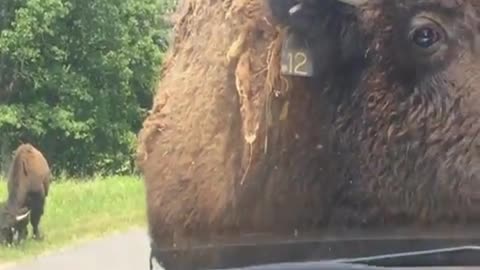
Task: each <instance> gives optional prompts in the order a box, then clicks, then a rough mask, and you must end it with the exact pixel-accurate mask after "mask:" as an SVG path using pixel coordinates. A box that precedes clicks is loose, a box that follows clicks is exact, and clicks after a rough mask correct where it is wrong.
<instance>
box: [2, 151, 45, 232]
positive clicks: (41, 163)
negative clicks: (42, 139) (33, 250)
mask: <svg viewBox="0 0 480 270" xmlns="http://www.w3.org/2000/svg"><path fill="white" fill-rule="evenodd" d="M50 177H51V172H50V167H49V165H48V162H47V160H46V159H45V157H44V156H43V154H42V153H41V152H40V151H39V150H37V149H36V148H35V147H34V146H32V145H31V144H28V143H27V144H21V145H20V146H19V147H18V148H17V149H16V151H15V155H14V157H13V161H12V164H11V166H10V170H9V175H8V199H7V203H6V208H5V209H6V210H5V211H6V212H7V213H9V214H10V215H12V213H15V215H14V216H17V218H16V221H17V222H18V221H19V220H21V218H19V217H18V216H19V215H22V214H23V215H25V209H26V210H27V211H28V212H27V214H29V217H30V223H31V225H32V229H33V237H34V238H35V239H38V240H40V239H42V234H41V232H40V229H39V223H40V219H41V217H42V215H43V213H44V207H45V202H46V198H47V196H48V192H49V183H50ZM10 224H11V223H10ZM26 225H27V223H24V224H23V226H22V224H16V225H15V226H14V227H18V229H19V230H18V233H19V234H20V236H21V237H24V236H26V234H27V233H28V231H27V226H26Z"/></svg>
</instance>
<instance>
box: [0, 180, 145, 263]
mask: <svg viewBox="0 0 480 270" xmlns="http://www.w3.org/2000/svg"><path fill="white" fill-rule="evenodd" d="M6 193H7V192H6V182H4V181H1V182H0V200H2V201H3V200H5V199H6V197H7V194H6ZM145 224H146V219H145V199H144V187H143V182H142V180H141V179H140V178H136V177H123V176H122V177H120V176H113V177H106V178H95V179H92V180H88V181H87V180H84V181H74V180H69V181H58V182H53V183H52V184H51V188H50V194H49V196H48V198H47V205H46V208H45V214H44V216H43V218H42V220H41V223H40V226H41V227H40V228H41V230H42V232H43V233H44V237H45V239H44V240H43V241H40V242H37V241H35V240H33V239H32V238H31V231H32V230H31V226H30V225H29V227H28V229H29V237H28V239H27V241H25V242H24V243H23V244H21V245H19V246H15V247H1V246H0V263H6V262H11V261H17V260H21V259H26V258H30V257H32V256H36V255H39V254H41V253H44V252H50V251H54V250H56V249H60V248H62V247H64V246H67V245H69V244H73V243H75V242H78V241H82V240H88V239H91V238H96V237H100V236H103V235H105V234H108V233H112V232H115V231H119V230H125V229H128V228H129V227H132V226H145Z"/></svg>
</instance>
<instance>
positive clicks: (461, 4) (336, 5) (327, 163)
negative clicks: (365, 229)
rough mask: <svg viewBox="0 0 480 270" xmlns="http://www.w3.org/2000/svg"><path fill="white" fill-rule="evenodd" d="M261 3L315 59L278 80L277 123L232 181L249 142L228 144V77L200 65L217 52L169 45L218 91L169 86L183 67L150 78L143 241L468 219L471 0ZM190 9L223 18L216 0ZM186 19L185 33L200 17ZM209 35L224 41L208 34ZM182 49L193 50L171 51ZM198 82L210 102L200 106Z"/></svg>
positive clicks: (474, 65)
mask: <svg viewBox="0 0 480 270" xmlns="http://www.w3.org/2000/svg"><path fill="white" fill-rule="evenodd" d="M260 1H262V0H260ZM250 2H252V1H250ZM265 3H266V4H267V5H266V6H267V7H268V10H270V11H271V12H270V13H271V14H270V15H271V17H272V18H273V19H274V20H272V21H271V22H273V23H274V24H275V25H276V26H279V27H278V29H279V31H281V32H282V33H286V35H284V36H291V37H294V38H295V39H296V40H297V41H298V40H299V41H303V42H304V43H305V44H307V45H308V46H306V47H305V48H301V49H302V50H303V51H302V52H307V54H305V55H310V57H305V56H304V57H303V62H308V63H311V64H312V66H313V69H312V71H311V72H306V73H305V74H301V76H303V77H291V78H289V79H290V82H289V85H290V89H292V91H291V92H290V93H289V99H290V100H289V102H290V103H289V107H288V108H289V110H288V114H286V115H287V116H286V117H285V120H284V121H283V122H281V121H278V124H275V125H271V127H270V129H276V130H278V132H277V135H276V136H273V135H272V136H270V137H269V141H268V143H266V145H268V148H265V149H262V148H260V149H261V150H260V151H258V152H261V154H258V153H257V152H254V154H256V156H255V155H254V160H253V162H252V163H251V164H252V166H251V167H250V171H248V172H247V174H248V176H247V179H246V180H245V181H243V179H244V178H243V177H244V175H246V174H245V171H244V170H243V168H244V166H243V164H244V163H242V160H243V153H244V152H247V153H248V151H249V150H248V149H249V148H247V147H248V145H246V146H245V145H242V143H240V142H241V139H240V138H241V136H240V135H239V134H240V133H241V129H240V128H238V126H241V123H240V124H239V122H240V120H239V119H238V117H237V116H236V115H238V114H239V112H238V105H235V102H237V101H236V100H235V99H233V98H232V99H229V98H228V97H227V96H228V95H230V94H231V92H228V91H229V90H228V89H229V88H228V87H231V86H230V85H228V84H225V85H220V86H218V84H221V83H222V82H224V80H225V79H224V78H223V77H222V78H220V79H217V80H215V79H212V78H210V77H208V76H215V74H216V73H218V72H220V71H219V70H220V69H216V67H215V66H212V65H210V66H208V63H210V62H209V61H210V60H212V59H215V58H213V57H211V56H205V57H203V55H202V53H201V51H202V49H201V48H203V50H205V48H208V47H207V45H208V44H206V43H204V42H203V41H198V42H196V43H194V44H195V45H188V46H187V45H185V46H182V45H179V46H178V47H174V49H177V50H178V51H177V52H176V53H175V56H174V57H177V58H175V60H176V61H178V62H174V61H173V62H172V64H171V66H168V68H171V69H172V70H173V71H175V72H179V71H182V72H183V71H184V72H185V73H184V74H190V75H192V76H193V75H194V74H195V72H196V73H200V74H203V75H204V76H203V75H202V76H203V77H202V78H204V79H205V81H202V82H201V85H208V86H212V87H215V85H214V83H216V84H217V86H218V87H217V88H215V89H217V90H218V91H217V90H211V89H210V88H207V87H203V86H202V87H203V88H202V87H200V86H195V87H194V86H192V88H189V91H187V90H185V91H183V90H182V89H180V88H174V86H173V85H174V84H176V83H183V81H188V80H186V78H187V77H188V76H187V75H184V74H183V75H181V76H180V75H179V77H178V80H174V79H173V78H176V77H175V73H174V72H167V73H166V75H165V77H164V78H165V79H164V80H165V81H166V83H162V87H165V88H169V87H170V88H174V90H175V91H173V90H172V91H167V90H165V89H162V92H163V91H165V94H164V95H162V94H158V95H159V97H164V98H163V99H162V98H158V99H156V100H155V102H156V104H157V105H156V107H155V110H154V112H153V113H157V116H156V117H157V118H154V117H153V116H152V117H150V118H149V119H152V120H151V123H152V124H151V125H153V120H155V119H159V121H160V120H161V125H160V126H161V127H160V128H159V130H160V131H158V132H157V133H155V134H158V135H157V136H156V137H155V136H153V135H151V136H150V137H149V139H148V140H149V141H147V143H148V145H150V148H151V150H148V151H149V152H148V151H147V152H148V156H147V157H146V158H145V160H146V161H145V162H144V163H142V171H143V173H144V176H145V184H146V191H147V206H148V219H149V226H150V233H151V236H152V238H153V240H154V243H155V244H156V245H173V244H177V245H180V244H181V243H182V242H183V240H185V241H186V242H185V243H189V240H193V238H202V237H205V238H208V237H209V235H213V234H217V235H220V234H228V235H240V234H242V233H249V232H266V231H268V232H275V231H279V232H280V231H282V232H285V231H286V232H293V231H294V230H295V229H298V230H300V231H302V230H310V229H318V228H321V227H327V226H334V227H340V226H369V227H372V226H387V225H399V224H419V225H424V226H428V225H429V224H434V223H437V222H462V221H465V222H466V221H471V222H475V221H478V220H479V218H480V166H479V165H480V152H479V146H480V137H479V134H480V77H479V76H478V75H479V74H480V4H479V2H478V1H477V0H421V1H420V0H419V1H411V0H397V1H391V0H374V1H360V0H349V1H347V0H342V1H341V0H322V1H318V0H265ZM191 7H192V9H194V10H195V11H194V13H195V14H201V13H202V12H204V13H205V14H210V15H211V17H210V18H212V20H213V19H218V20H219V21H220V18H222V16H220V15H218V14H221V12H219V11H218V10H217V9H215V8H214V7H210V6H209V7H200V5H192V6H191ZM208 8H211V9H212V11H211V12H209V11H205V10H206V9H208ZM185 10H186V9H185ZM184 16H188V15H184ZM217 17H218V18H217ZM187 21H188V22H190V20H182V22H185V23H186V25H188V22H187ZM200 21H201V22H203V23H205V21H204V20H200ZM194 25H195V28H192V29H194V30H192V31H200V30H198V29H206V28H205V27H200V26H198V25H196V24H194ZM224 26H225V25H223V24H222V26H221V27H220V26H219V27H220V28H221V29H222V30H224ZM192 27H193V26H192ZM179 29H181V28H179ZM205 31H207V30H205ZM225 32H227V33H228V31H224V32H223V33H225ZM185 33H189V34H190V32H185ZM195 33H196V34H192V36H200V34H199V33H197V32H195ZM208 33H210V34H211V33H213V32H208V31H207V32H206V33H205V35H208ZM255 34H256V37H257V38H259V39H261V38H262V34H263V37H265V36H266V35H267V34H265V33H261V32H260V33H258V32H257V33H255ZM209 37H211V38H212V39H213V38H214V39H215V41H214V42H213V43H215V42H216V43H215V44H216V46H217V48H218V47H220V46H222V45H221V44H219V42H222V41H223V39H221V37H220V36H214V35H213V34H211V35H210V36H209ZM206 40H208V38H207V39H206ZM177 42H180V41H178V40H177ZM192 44H193V43H192ZM259 44H260V43H259ZM195 46H198V48H199V49H198V51H195V48H196V47H195ZM258 46H260V45H258V44H256V47H255V48H253V47H252V50H256V49H257V48H258ZM183 47H188V50H187V49H185V51H183V50H182V48H183ZM244 47H245V46H244ZM287 49H289V48H288V47H284V49H283V50H287ZM290 49H291V50H292V51H293V52H294V53H295V49H297V51H298V49H299V48H298V47H297V48H293V49H292V48H290ZM192 50H193V51H194V52H195V53H196V54H195V55H196V56H197V57H199V59H198V60H195V61H192V62H188V60H186V59H192V57H185V59H183V58H182V56H181V54H182V53H191V52H192ZM208 57H211V58H208ZM258 57H260V55H258ZM252 58H253V57H252ZM212 61H213V60H212ZM297 64H300V63H297ZM202 65H207V67H205V68H202ZM189 72H190V73H189ZM207 74H208V76H207ZM258 74H261V70H260V71H259V72H258ZM169 76H170V77H171V78H172V81H174V83H173V82H170V81H169ZM258 76H259V75H258ZM225 77H227V76H225ZM252 80H253V79H252ZM199 83H200V80H199ZM253 83H254V82H253V81H252V84H253ZM194 84H195V83H192V82H189V84H187V83H185V84H181V85H183V87H189V85H194ZM197 88H199V89H200V88H201V91H200V90H199V91H197V92H194V91H196V90H197ZM177 89H178V91H176V90H177ZM204 92H205V93H208V95H207V94H205V96H208V101H211V102H210V103H208V102H205V103H203V104H202V100H201V98H202V96H201V95H202V94H203V93H204ZM252 95H254V94H252ZM185 100H192V102H190V103H187V102H186V101H185ZM193 100H195V101H193ZM205 100H206V99H205ZM182 102H183V103H182ZM187 104H190V105H191V106H190V107H189V106H187ZM205 104H207V105H208V106H210V107H208V108H207V107H205ZM201 105H203V107H202V106H201ZM215 106H217V107H215ZM195 110H197V112H198V116H197V115H195ZM277 111H280V109H278V110H277ZM149 123H150V122H149ZM196 125H199V126H198V127H197V126H196ZM259 130H260V131H262V130H263V131H264V130H265V129H263V127H262V126H260V129H259ZM257 141H258V140H257ZM262 143H263V141H262V142H261V143H258V144H262ZM148 145H147V146H148ZM263 153H266V154H264V155H263ZM242 183H243V184H242Z"/></svg>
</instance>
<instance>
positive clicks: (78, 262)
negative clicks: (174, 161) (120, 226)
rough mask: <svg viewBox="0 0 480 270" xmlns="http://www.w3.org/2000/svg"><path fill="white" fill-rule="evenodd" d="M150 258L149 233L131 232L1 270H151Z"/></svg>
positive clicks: (1, 269)
mask: <svg viewBox="0 0 480 270" xmlns="http://www.w3.org/2000/svg"><path fill="white" fill-rule="evenodd" d="M149 254H150V252H149V240H148V236H147V232H146V230H145V229H132V230H130V231H128V232H126V233H122V234H117V235H113V236H109V237H107V238H103V239H98V240H94V241H91V242H87V243H84V244H81V245H78V246H75V247H71V248H68V249H65V250H63V251H60V252H58V253H54V254H51V255H45V256H39V257H38V258H35V259H33V260H30V261H26V262H22V263H19V264H16V265H10V266H6V267H1V266H0V270H66V269H68V270H87V269H89V270H90V269H91V270H97V269H98V270H100V269H101V270H107V269H114V270H136V269H138V270H148V269H149V264H148V259H149ZM155 269H161V268H155Z"/></svg>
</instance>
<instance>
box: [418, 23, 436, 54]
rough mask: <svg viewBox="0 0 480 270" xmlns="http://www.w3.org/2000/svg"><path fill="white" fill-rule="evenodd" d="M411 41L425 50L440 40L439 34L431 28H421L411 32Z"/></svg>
mask: <svg viewBox="0 0 480 270" xmlns="http://www.w3.org/2000/svg"><path fill="white" fill-rule="evenodd" d="M412 40H413V42H415V44H416V45H417V46H419V47H421V48H424V49H427V48H430V47H431V46H432V45H434V44H435V43H436V42H437V41H439V40H440V34H439V33H438V32H437V31H435V29H433V28H430V27H422V28H419V29H416V30H415V31H414V32H413V34H412Z"/></svg>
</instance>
